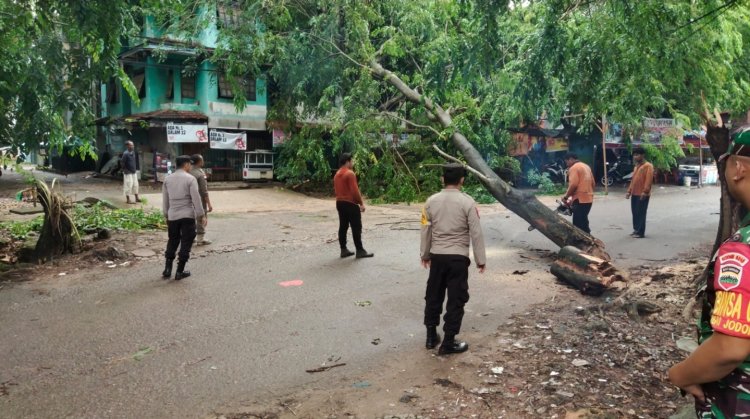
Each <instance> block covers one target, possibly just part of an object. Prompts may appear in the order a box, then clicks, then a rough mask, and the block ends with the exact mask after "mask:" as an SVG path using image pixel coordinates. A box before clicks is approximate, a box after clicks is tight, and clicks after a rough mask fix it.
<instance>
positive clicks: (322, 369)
mask: <svg viewBox="0 0 750 419" xmlns="http://www.w3.org/2000/svg"><path fill="white" fill-rule="evenodd" d="M344 365H346V363H344V362H342V363H340V364H333V365H325V366H322V367H318V368H313V369H310V370H305V372H307V373H310V374H312V373H316V372H323V371H328V370H330V369H331V368H336V367H343V366H344Z"/></svg>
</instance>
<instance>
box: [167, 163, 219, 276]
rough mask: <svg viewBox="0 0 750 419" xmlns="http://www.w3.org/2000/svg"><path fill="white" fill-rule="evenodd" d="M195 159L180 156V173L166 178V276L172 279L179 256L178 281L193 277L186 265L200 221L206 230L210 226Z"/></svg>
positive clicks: (178, 170) (178, 166)
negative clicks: (173, 264) (195, 172)
mask: <svg viewBox="0 0 750 419" xmlns="http://www.w3.org/2000/svg"><path fill="white" fill-rule="evenodd" d="M192 166H193V160H192V158H191V157H190V156H179V157H177V170H175V172H174V173H172V174H171V175H169V176H167V177H166V178H165V179H164V185H163V186H162V211H163V213H164V218H166V219H167V234H168V237H169V240H168V241H167V250H166V251H165V252H164V257H165V259H166V264H165V266H164V272H163V273H162V277H164V278H165V279H167V278H169V277H170V276H172V263H173V262H174V259H175V257H176V256H178V253H177V249H178V248H179V249H180V253H179V259H178V261H177V272H176V273H175V275H174V279H175V280H178V281H179V280H181V279H183V278H187V277H189V276H190V272H189V271H186V270H185V264H187V261H188V259H190V250H191V249H192V247H193V241H194V240H195V226H196V222H197V223H199V224H201V225H202V226H203V227H204V228H205V227H206V224H207V223H208V220H207V219H206V215H205V214H206V213H205V212H204V211H203V203H202V202H201V196H200V194H199V193H198V181H197V180H195V177H193V175H191V174H190V170H191V169H192Z"/></svg>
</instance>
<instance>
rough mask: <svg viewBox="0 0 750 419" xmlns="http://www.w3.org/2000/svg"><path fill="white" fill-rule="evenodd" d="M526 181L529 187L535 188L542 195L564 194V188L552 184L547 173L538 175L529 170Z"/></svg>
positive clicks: (536, 172)
mask: <svg viewBox="0 0 750 419" xmlns="http://www.w3.org/2000/svg"><path fill="white" fill-rule="evenodd" d="M526 179H527V180H528V182H529V184H530V185H531V186H536V187H537V190H538V191H539V193H541V194H542V195H562V194H564V193H565V186H564V185H558V184H555V183H554V182H552V179H550V178H549V174H548V173H541V174H540V173H539V171H537V170H533V169H532V170H529V171H528V172H527V173H526Z"/></svg>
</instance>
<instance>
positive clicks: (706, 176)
mask: <svg viewBox="0 0 750 419" xmlns="http://www.w3.org/2000/svg"><path fill="white" fill-rule="evenodd" d="M677 164H678V166H677V183H678V184H680V185H682V184H684V183H685V178H686V177H690V185H697V184H698V174H699V173H700V170H701V161H700V158H699V157H685V158H684V159H682V160H680V161H679V162H677ZM717 174H718V171H717V169H716V164H714V162H713V159H712V158H704V159H703V183H704V184H713V183H716V182H717V180H718V179H717Z"/></svg>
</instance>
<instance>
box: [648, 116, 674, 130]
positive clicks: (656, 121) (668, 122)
mask: <svg viewBox="0 0 750 419" xmlns="http://www.w3.org/2000/svg"><path fill="white" fill-rule="evenodd" d="M675 126H676V125H675V121H674V119H672V118H643V128H646V130H648V131H653V130H657V131H658V130H666V129H670V128H673V127H675Z"/></svg>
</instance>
